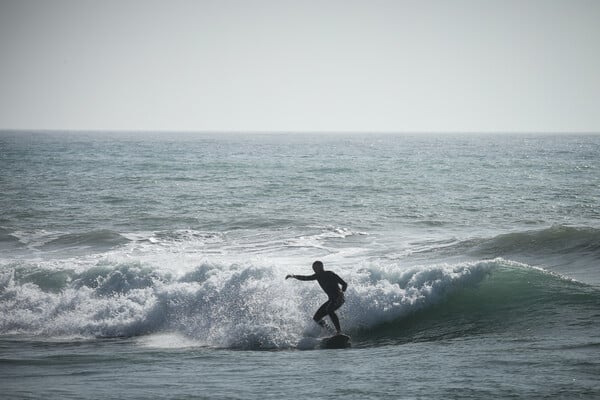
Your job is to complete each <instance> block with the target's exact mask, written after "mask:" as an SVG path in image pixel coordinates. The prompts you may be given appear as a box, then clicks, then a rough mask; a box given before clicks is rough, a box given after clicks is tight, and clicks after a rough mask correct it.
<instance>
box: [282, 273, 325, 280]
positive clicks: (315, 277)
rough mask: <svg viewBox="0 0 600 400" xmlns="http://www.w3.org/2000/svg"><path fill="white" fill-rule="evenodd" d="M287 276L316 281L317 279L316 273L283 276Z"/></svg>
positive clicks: (287, 277)
mask: <svg viewBox="0 0 600 400" xmlns="http://www.w3.org/2000/svg"><path fill="white" fill-rule="evenodd" d="M289 278H294V279H298V280H299V281H316V280H317V275H316V274H314V275H287V276H286V277H285V279H289Z"/></svg>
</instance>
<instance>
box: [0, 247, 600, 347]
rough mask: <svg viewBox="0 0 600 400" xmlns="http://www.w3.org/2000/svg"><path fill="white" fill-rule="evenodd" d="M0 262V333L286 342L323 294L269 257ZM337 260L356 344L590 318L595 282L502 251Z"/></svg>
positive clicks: (598, 299)
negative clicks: (452, 258)
mask: <svg viewBox="0 0 600 400" xmlns="http://www.w3.org/2000/svg"><path fill="white" fill-rule="evenodd" d="M0 271H1V272H0V335H17V334H19V335H30V336H41V337H122V336H140V335H147V334H155V333H167V332H173V333H176V334H178V335H182V336H184V337H186V338H188V339H190V340H192V341H193V342H194V343H197V345H198V346H208V347H216V348H240V349H282V348H293V347H295V345H296V343H298V341H299V340H300V339H301V338H302V335H303V332H305V330H306V329H307V326H310V324H311V323H312V322H311V316H312V314H313V312H314V311H315V310H316V308H317V307H318V306H319V304H320V303H321V302H323V301H324V300H325V298H324V295H323V294H322V293H321V292H320V289H318V286H317V285H315V284H307V283H305V282H296V281H285V280H284V276H285V274H286V273H287V272H289V271H282V269H281V268H280V267H277V266H273V265H253V264H225V263H216V262H214V263H213V262H208V261H206V262H204V263H202V264H200V265H196V266H190V267H186V268H180V269H177V268H167V267H159V266H153V265H145V264H142V263H141V262H114V261H109V260H104V261H101V262H98V263H97V264H96V265H95V266H93V267H91V268H85V269H78V268H63V267H57V266H56V265H55V264H53V265H50V264H49V265H42V264H31V263H25V262H16V263H12V264H9V265H4V266H2V269H1V270H0ZM338 272H339V273H340V275H342V276H343V277H344V279H346V280H347V281H348V283H349V289H348V292H347V296H346V299H347V301H346V304H345V305H344V307H342V309H340V317H341V320H342V325H343V327H344V329H345V330H346V331H347V332H348V333H350V334H351V335H353V337H354V341H355V343H354V344H355V346H356V345H357V346H371V345H378V344H381V343H387V342H390V341H392V342H403V341H406V340H437V339H438V338H440V337H454V336H461V335H470V334H477V333H478V332H489V331H494V330H503V329H525V327H532V326H540V325H541V326H548V325H552V324H555V323H558V320H559V319H560V321H561V323H563V324H565V323H566V324H567V325H568V324H569V323H571V322H572V323H577V321H572V320H573V319H576V316H577V315H581V313H587V314H590V313H596V314H592V315H595V318H587V319H585V318H584V319H582V320H585V321H591V320H597V317H598V314H597V310H598V309H599V307H598V306H599V305H600V295H599V293H598V290H597V289H596V288H594V287H591V286H587V285H584V284H581V283H578V282H575V281H572V280H569V279H566V278H563V277H561V276H559V275H556V274H552V273H549V272H546V271H543V270H540V269H537V268H533V267H529V266H527V265H524V264H519V263H515V262H509V261H506V260H504V259H494V260H488V261H477V262H464V263H458V264H454V265H447V264H440V265H425V266H420V267H412V268H402V267H400V266H398V265H393V264H389V265H367V266H363V267H362V268H356V269H345V270H341V271H338ZM573 310H575V311H576V312H573ZM569 315H570V316H571V317H569ZM588 317H589V316H588Z"/></svg>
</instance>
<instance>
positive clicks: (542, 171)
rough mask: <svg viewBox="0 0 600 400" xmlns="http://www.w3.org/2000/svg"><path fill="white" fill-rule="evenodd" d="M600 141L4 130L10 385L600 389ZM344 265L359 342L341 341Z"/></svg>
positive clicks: (210, 391) (5, 359)
mask: <svg viewBox="0 0 600 400" xmlns="http://www.w3.org/2000/svg"><path fill="white" fill-rule="evenodd" d="M599 160H600V136H594V135H562V136H561V135H500V134H498V135H375V134H352V135H350V134H348V135H342V134H337V135H317V134H293V135H292V134H238V135H234V134H228V135H224V134H221V135H219V134H206V133H205V134H191V133H188V134H173V133H136V134H134V133H100V132H96V133H89V132H88V133H86V132H1V133H0V169H1V170H2V174H1V176H0V206H1V215H0V372H1V373H0V387H1V388H2V393H3V394H4V395H5V396H7V398H15V399H28V398H41V397H43V398H61V399H63V398H114V399H117V398H118V399H138V398H210V399H215V398H216V399H236V398H238V399H258V398H260V399H262V398H309V397H310V398H357V399H364V398H377V399H380V398H460V399H464V398H483V397H486V398H514V397H520V398H598V397H600V383H599V380H598V376H600V362H599V361H598V357H597V355H598V350H599V349H600V333H599V332H600V330H599V329H598V324H599V322H600V268H599V261H600V203H599V199H600V175H599V173H598V172H599V170H600V161H599ZM315 260H321V261H323V263H324V264H325V268H326V269H330V270H332V271H334V272H336V273H338V274H339V275H340V276H341V277H342V278H343V279H344V280H345V281H346V282H348V290H347V292H346V303H345V304H344V305H343V306H342V308H341V309H340V310H339V313H338V314H339V316H340V321H341V324H342V328H343V330H344V332H346V333H347V334H349V335H350V336H351V337H352V347H351V348H350V349H340V350H322V349H318V346H313V345H306V344H307V343H315V340H316V338H317V337H318V336H320V335H323V333H322V332H320V331H319V329H317V327H316V326H315V325H314V323H313V322H312V321H311V317H312V315H313V314H314V312H315V311H316V309H317V308H318V307H319V305H320V304H321V303H323V302H324V301H325V300H326V296H325V295H324V294H323V293H322V291H321V290H320V288H319V287H318V285H317V284H316V283H314V282H312V283H311V282H298V281H286V280H285V279H284V278H285V276H286V275H287V274H304V275H306V274H310V273H311V268H310V266H311V264H312V262H313V261H315Z"/></svg>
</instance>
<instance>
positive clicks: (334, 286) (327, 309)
mask: <svg viewBox="0 0 600 400" xmlns="http://www.w3.org/2000/svg"><path fill="white" fill-rule="evenodd" d="M312 268H313V271H315V273H314V274H313V275H287V276H286V277H285V279H289V278H294V279H298V280H299V281H317V282H319V286H321V289H323V291H324V292H325V293H326V294H327V297H328V299H327V301H326V302H325V303H323V305H321V307H319V309H318V310H317V312H316V313H315V316H314V317H313V319H314V320H315V322H316V323H317V324H319V325H321V326H322V327H324V328H326V327H327V325H326V324H325V321H323V318H324V317H325V316H326V315H329V318H331V321H332V322H333V325H334V326H335V330H336V335H341V334H342V330H341V328H340V320H339V318H338V316H337V315H336V313H335V310H337V309H338V308H340V307H341V306H342V304H344V301H345V299H344V292H345V291H346V288H347V287H348V284H347V283H346V282H344V280H343V279H342V278H340V277H339V276H338V275H337V274H336V273H334V272H331V271H325V270H324V269H323V263H322V262H321V261H315V262H314V263H313V265H312ZM340 286H341V288H340Z"/></svg>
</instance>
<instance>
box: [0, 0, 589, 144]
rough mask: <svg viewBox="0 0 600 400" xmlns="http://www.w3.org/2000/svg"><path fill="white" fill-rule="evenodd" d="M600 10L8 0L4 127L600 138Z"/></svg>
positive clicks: (0, 78) (2, 21) (1, 8)
mask: <svg viewBox="0 0 600 400" xmlns="http://www.w3.org/2000/svg"><path fill="white" fill-rule="evenodd" d="M599 21H600V1H597V0H591V1H584V0H562V1H557V0H518V1H513V0H497V1H492V0H477V1H473V0H454V1H451V0H441V1H434V0H415V1H402V0H396V1H387V0H364V1H356V0H320V1H313V0H292V1H289V0H215V1H207V0H194V1H182V0H170V1H166V0H165V1H153V0H119V1H113V0H103V1H96V0H91V1H89V0H70V1H69V0H52V1H49V0H39V1H31V0H0V129H3V130H10V129H43V130H135V131H145V130H150V131H218V132H222V131H223V132H225V131H235V132H240V131H260V132H306V131H310V132H413V133H414V132H600V23H599Z"/></svg>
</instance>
